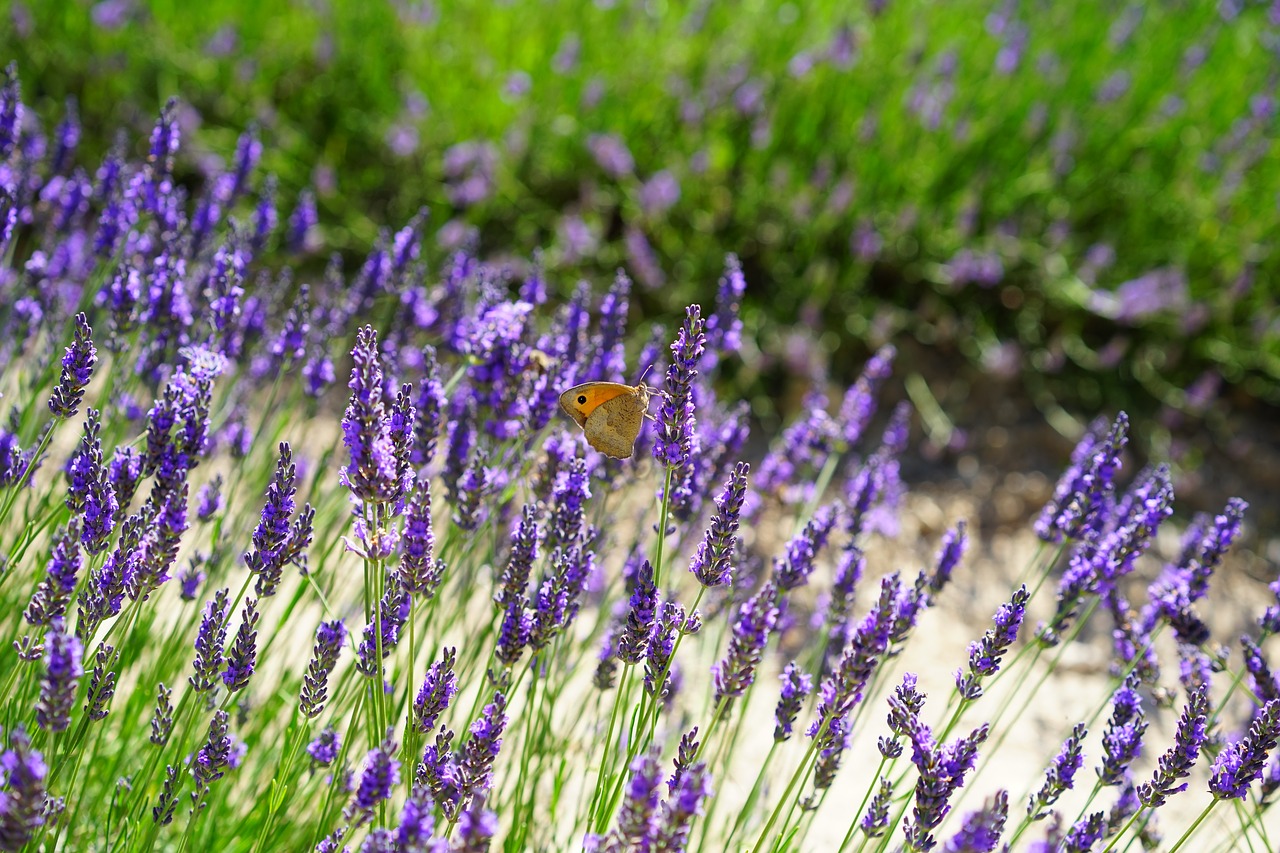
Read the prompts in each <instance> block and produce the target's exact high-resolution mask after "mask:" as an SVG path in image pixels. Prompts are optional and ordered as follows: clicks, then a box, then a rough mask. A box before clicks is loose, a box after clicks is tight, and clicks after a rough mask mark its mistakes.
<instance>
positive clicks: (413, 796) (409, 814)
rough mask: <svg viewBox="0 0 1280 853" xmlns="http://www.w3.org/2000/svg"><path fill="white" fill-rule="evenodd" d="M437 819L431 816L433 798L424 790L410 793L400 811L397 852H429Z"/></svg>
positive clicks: (396, 841) (396, 843)
mask: <svg viewBox="0 0 1280 853" xmlns="http://www.w3.org/2000/svg"><path fill="white" fill-rule="evenodd" d="M434 830H435V820H434V819H433V818H432V816H431V800H430V799H429V798H428V797H427V796H426V793H425V792H423V791H415V792H412V793H410V794H409V796H408V798H406V799H405V801H404V809H403V810H402V811H401V812H400V826H399V828H397V830H396V836H395V846H394V848H393V849H394V850H395V851H397V853H428V851H429V850H430V849H431V848H430V847H429V846H428V845H430V843H431V833H432V832H433V831H434Z"/></svg>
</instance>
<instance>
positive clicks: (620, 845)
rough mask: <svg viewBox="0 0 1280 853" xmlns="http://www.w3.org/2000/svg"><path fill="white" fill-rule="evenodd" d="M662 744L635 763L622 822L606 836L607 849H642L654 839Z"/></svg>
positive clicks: (620, 811) (625, 796)
mask: <svg viewBox="0 0 1280 853" xmlns="http://www.w3.org/2000/svg"><path fill="white" fill-rule="evenodd" d="M661 754H662V752H661V750H660V749H659V748H658V747H656V746H655V747H650V748H649V750H648V751H647V752H645V753H643V754H642V755H637V756H636V757H635V759H634V760H633V761H632V762H631V782H630V783H629V784H628V785H627V789H626V791H625V793H624V794H623V800H622V805H621V807H620V808H619V809H618V825H617V826H615V827H614V828H613V831H612V832H610V833H609V835H608V836H607V838H606V839H605V847H604V849H606V850H618V851H623V850H639V849H643V848H644V847H645V846H646V845H647V844H648V843H649V842H650V840H651V837H652V832H653V821H654V817H655V815H656V812H657V809H658V801H659V797H660V794H659V788H660V786H661V783H662V766H661V764H659V761H658V759H659V757H660V756H661Z"/></svg>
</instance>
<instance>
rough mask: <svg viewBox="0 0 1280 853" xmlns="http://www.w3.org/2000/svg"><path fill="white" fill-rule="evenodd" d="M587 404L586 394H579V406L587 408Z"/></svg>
mask: <svg viewBox="0 0 1280 853" xmlns="http://www.w3.org/2000/svg"><path fill="white" fill-rule="evenodd" d="M586 404H587V395H586V394H579V395H578V405H579V406H585V405H586Z"/></svg>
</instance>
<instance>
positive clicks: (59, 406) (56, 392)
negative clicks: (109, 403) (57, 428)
mask: <svg viewBox="0 0 1280 853" xmlns="http://www.w3.org/2000/svg"><path fill="white" fill-rule="evenodd" d="M97 363H98V351H97V349H96V348H95V347H94V345H93V329H91V328H90V327H89V320H88V318H87V317H85V315H84V312H81V313H79V314H77V315H76V332H75V340H74V341H72V343H71V346H69V347H67V352H66V355H64V356H63V357H62V377H61V378H60V379H59V380H58V385H57V387H56V388H54V389H53V396H52V397H51V398H50V399H49V411H51V412H53V416H54V417H55V418H62V419H63V420H67V419H70V418H73V417H75V414H76V410H77V409H78V408H80V401H81V400H83V399H84V389H85V387H86V386H88V384H89V380H90V379H91V378H92V377H93V368H94V365H96V364H97Z"/></svg>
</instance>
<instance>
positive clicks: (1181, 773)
mask: <svg viewBox="0 0 1280 853" xmlns="http://www.w3.org/2000/svg"><path fill="white" fill-rule="evenodd" d="M1208 713H1209V696H1208V692H1207V691H1206V690H1205V689H1203V688H1202V689H1200V690H1197V691H1195V692H1194V693H1192V694H1191V696H1190V697H1188V699H1187V705H1186V707H1185V708H1184V709H1183V711H1182V716H1181V718H1179V720H1178V730H1177V732H1176V733H1175V735H1174V739H1173V746H1171V747H1170V748H1169V749H1168V750H1167V751H1166V752H1165V754H1164V755H1162V756H1160V761H1159V766H1158V769H1157V770H1156V773H1155V775H1154V776H1153V777H1152V778H1151V781H1150V782H1144V783H1143V784H1141V785H1139V786H1138V789H1137V792H1138V800H1139V801H1140V802H1141V803H1142V805H1144V806H1146V807H1147V808H1150V809H1155V808H1159V807H1160V806H1162V805H1164V803H1165V801H1166V800H1167V799H1168V798H1169V797H1170V796H1171V795H1172V794H1176V793H1178V792H1180V791H1184V790H1186V787H1187V784H1186V783H1185V782H1183V783H1182V784H1181V785H1178V784H1177V781H1178V780H1179V779H1182V778H1185V777H1186V776H1187V775H1188V774H1190V772H1191V767H1192V765H1194V764H1195V763H1196V758H1198V757H1199V755H1200V747H1201V746H1202V745H1203V744H1204V741H1205V737H1206V724H1207V717H1208Z"/></svg>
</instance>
